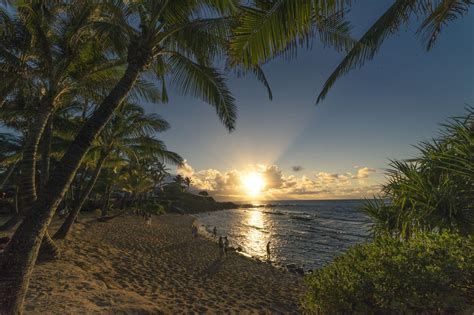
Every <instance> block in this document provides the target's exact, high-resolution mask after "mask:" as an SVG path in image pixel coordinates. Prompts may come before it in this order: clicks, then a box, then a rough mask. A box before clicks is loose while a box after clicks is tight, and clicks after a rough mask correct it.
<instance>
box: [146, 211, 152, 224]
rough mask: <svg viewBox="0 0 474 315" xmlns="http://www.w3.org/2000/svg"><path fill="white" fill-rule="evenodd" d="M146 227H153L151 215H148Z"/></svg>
mask: <svg viewBox="0 0 474 315" xmlns="http://www.w3.org/2000/svg"><path fill="white" fill-rule="evenodd" d="M146 225H148V226H151V213H148V215H147V218H146Z"/></svg>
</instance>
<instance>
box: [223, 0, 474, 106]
mask: <svg viewBox="0 0 474 315" xmlns="http://www.w3.org/2000/svg"><path fill="white" fill-rule="evenodd" d="M352 2H353V1H350V0H340V1H311V0H279V1H256V0H255V1H250V5H249V6H247V7H244V8H243V13H242V14H241V15H240V17H239V23H238V24H237V26H236V27H235V28H234V29H233V39H232V43H231V46H230V49H231V57H232V58H231V64H234V65H238V64H240V65H243V67H247V68H248V67H251V66H253V65H260V64H262V63H265V62H268V61H270V60H272V59H274V58H277V57H280V56H283V57H285V58H292V57H294V56H296V54H295V52H296V50H297V48H298V46H303V47H304V46H306V47H311V45H309V42H310V40H311V39H312V38H314V37H315V36H317V35H319V38H320V40H321V41H322V43H323V44H325V45H329V46H331V47H334V48H335V49H336V50H338V51H346V52H347V55H346V56H345V57H344V59H343V60H342V62H341V63H340V64H339V65H338V66H337V67H336V69H335V70H334V72H333V73H332V74H331V75H330V76H329V78H328V79H327V81H326V83H325V84H324V87H323V89H322V91H321V92H320V94H319V96H318V98H317V102H320V101H322V100H323V99H324V98H325V97H326V95H327V93H328V91H329V90H330V89H331V87H332V86H333V85H334V83H335V82H336V81H337V80H338V79H339V78H340V77H342V76H343V75H345V74H346V73H347V72H349V71H351V70H353V69H355V68H357V67H361V66H363V65H364V64H365V63H366V62H367V61H369V60H372V59H373V58H374V57H375V55H376V54H377V53H378V51H379V49H380V47H381V46H382V44H383V42H384V41H385V39H387V38H388V37H390V36H392V35H394V34H397V33H398V32H399V30H400V29H401V28H402V27H403V26H405V25H407V24H409V23H410V22H412V21H413V18H417V19H418V20H421V24H420V26H419V28H418V30H417V34H420V35H421V37H422V40H423V42H424V44H425V47H426V50H427V51H429V50H430V49H431V48H432V47H433V45H434V44H435V42H436V40H437V38H438V35H439V34H440V33H441V31H442V30H443V29H444V28H445V27H446V26H447V25H448V24H449V23H451V22H453V21H454V20H456V19H458V18H460V17H463V16H465V15H466V14H467V13H468V10H469V8H470V6H471V5H472V4H473V3H474V1H472V0H435V1H433V0H394V1H393V4H392V5H391V6H390V7H389V8H388V9H387V10H386V11H385V12H384V13H383V14H382V15H381V16H380V17H379V18H378V19H377V21H376V22H375V23H374V24H373V25H372V26H371V27H370V28H369V29H368V30H367V31H366V32H365V34H364V35H362V37H361V38H360V39H359V40H358V41H354V40H352V39H351V38H350V36H349V31H350V26H349V24H348V23H347V21H345V14H346V12H347V10H348V9H349V8H350V7H351V5H352Z"/></svg>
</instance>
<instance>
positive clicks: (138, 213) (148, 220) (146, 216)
mask: <svg viewBox="0 0 474 315" xmlns="http://www.w3.org/2000/svg"><path fill="white" fill-rule="evenodd" d="M135 215H136V216H137V217H142V218H144V219H145V221H146V225H147V226H151V213H148V212H146V211H144V210H142V209H136V210H135Z"/></svg>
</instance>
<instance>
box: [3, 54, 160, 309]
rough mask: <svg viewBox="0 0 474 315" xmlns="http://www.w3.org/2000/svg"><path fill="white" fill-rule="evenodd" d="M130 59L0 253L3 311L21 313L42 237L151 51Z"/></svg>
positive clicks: (145, 65) (144, 66)
mask: <svg viewBox="0 0 474 315" xmlns="http://www.w3.org/2000/svg"><path fill="white" fill-rule="evenodd" d="M144 57H145V58H136V59H134V60H136V61H135V62H130V63H129V65H128V67H127V69H126V71H125V73H124V75H123V77H122V78H121V79H120V81H119V82H118V83H117V85H116V86H115V87H114V88H113V89H112V91H111V92H110V94H109V95H108V96H107V97H106V98H105V99H104V100H103V102H102V103H101V105H100V106H99V107H98V109H97V110H96V111H95V112H94V114H93V115H92V116H91V118H90V119H89V120H88V121H87V123H86V124H84V126H83V127H82V128H81V130H80V131H79V133H78V134H77V136H76V138H75V139H74V141H73V142H72V143H71V145H70V146H69V148H68V150H67V151H66V153H65V154H64V156H63V158H62V159H61V161H60V163H59V164H58V166H57V167H56V168H55V169H54V171H53V173H51V176H50V179H49V181H48V183H47V185H46V187H45V192H44V193H42V194H41V195H40V197H39V198H38V200H37V201H36V202H35V203H34V204H33V206H32V211H31V212H30V213H29V214H28V217H26V218H25V220H23V222H22V223H21V224H20V226H19V227H18V229H17V230H16V232H15V234H14V235H13V237H12V239H11V241H10V243H9V245H8V247H7V249H6V250H5V252H4V254H3V255H2V256H0V270H1V272H0V313H7V314H10V313H21V312H22V309H23V302H24V299H25V295H26V291H27V289H28V284H29V281H30V277H31V273H32V271H33V266H34V264H35V262H36V259H37V257H38V251H39V248H40V244H41V239H42V238H43V236H44V235H45V232H46V229H47V227H48V225H49V223H50V222H51V219H52V217H53V215H54V212H55V211H56V208H57V207H58V205H59V203H60V202H61V200H62V198H63V197H64V194H65V193H66V190H67V189H68V186H69V185H70V184H71V182H72V180H73V179H74V176H75V174H76V171H77V169H78V168H79V166H80V164H81V162H82V159H83V158H84V156H85V154H86V153H87V151H88V150H89V148H90V146H91V144H92V141H93V140H94V139H95V138H96V136H97V135H98V134H99V133H100V131H101V130H102V128H103V127H104V126H105V125H106V124H107V122H108V121H109V120H110V118H111V117H112V115H113V113H114V111H115V109H116V108H117V107H118V106H119V105H120V104H121V103H122V101H123V100H124V98H125V97H126V96H127V94H128V92H129V91H130V89H131V88H132V87H133V85H134V84H135V82H136V80H137V78H138V76H139V75H140V73H141V72H142V71H143V70H144V69H145V68H146V67H147V66H148V64H149V63H150V61H151V58H152V55H151V53H150V54H149V55H145V56H144Z"/></svg>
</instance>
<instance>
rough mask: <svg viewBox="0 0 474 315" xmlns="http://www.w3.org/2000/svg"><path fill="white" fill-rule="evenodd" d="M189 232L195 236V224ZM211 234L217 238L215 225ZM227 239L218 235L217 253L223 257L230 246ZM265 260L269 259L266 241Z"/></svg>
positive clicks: (268, 246)
mask: <svg viewBox="0 0 474 315" xmlns="http://www.w3.org/2000/svg"><path fill="white" fill-rule="evenodd" d="M191 233H192V235H193V237H194V238H196V237H197V236H198V228H197V226H196V225H194V224H193V225H192V227H191ZM212 235H213V236H214V238H217V227H214V228H213V229H212ZM229 244H230V243H229V239H228V238H227V236H219V253H220V255H221V256H224V257H227V252H228V251H229V249H230V246H229ZM266 248H267V260H270V256H271V255H270V254H271V252H270V250H271V242H270V241H268V242H267V246H266Z"/></svg>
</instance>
